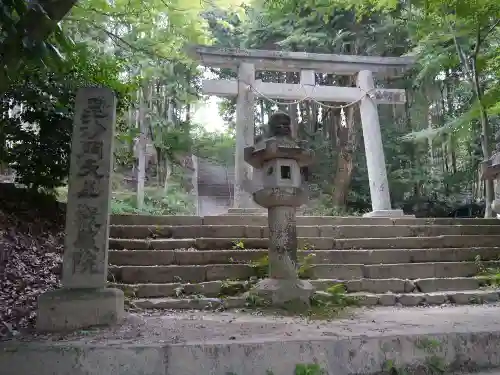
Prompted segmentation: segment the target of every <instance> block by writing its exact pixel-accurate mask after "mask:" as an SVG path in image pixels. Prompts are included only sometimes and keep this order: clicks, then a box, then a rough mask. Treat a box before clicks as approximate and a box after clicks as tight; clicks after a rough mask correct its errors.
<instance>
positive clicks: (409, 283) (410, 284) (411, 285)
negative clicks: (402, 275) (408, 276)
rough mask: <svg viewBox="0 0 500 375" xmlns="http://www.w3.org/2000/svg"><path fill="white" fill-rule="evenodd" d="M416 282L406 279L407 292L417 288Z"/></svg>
mask: <svg viewBox="0 0 500 375" xmlns="http://www.w3.org/2000/svg"><path fill="white" fill-rule="evenodd" d="M415 288H416V286H415V283H414V282H413V281H411V280H405V290H404V291H405V293H411V292H413V291H414V290H415Z"/></svg>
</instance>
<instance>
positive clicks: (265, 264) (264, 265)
mask: <svg viewBox="0 0 500 375" xmlns="http://www.w3.org/2000/svg"><path fill="white" fill-rule="evenodd" d="M249 264H250V267H252V268H253V269H254V272H255V276H256V277H258V278H259V279H263V278H265V277H267V276H269V256H268V255H264V256H263V257H262V258H260V259H259V260H256V261H253V262H250V263H249Z"/></svg>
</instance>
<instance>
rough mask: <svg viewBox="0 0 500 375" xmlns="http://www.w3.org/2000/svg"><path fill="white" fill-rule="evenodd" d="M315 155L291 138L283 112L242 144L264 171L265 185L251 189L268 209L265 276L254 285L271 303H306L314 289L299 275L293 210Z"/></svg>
mask: <svg viewBox="0 0 500 375" xmlns="http://www.w3.org/2000/svg"><path fill="white" fill-rule="evenodd" d="M312 157H313V154H312V152H311V151H309V150H305V149H304V148H302V147H301V145H300V144H299V143H298V142H297V141H296V140H295V139H294V138H292V134H291V121H290V117H289V116H288V115H287V114H285V113H282V112H278V113H275V114H273V115H272V116H271V118H270V119H269V124H268V138H266V139H264V140H262V141H261V142H259V143H257V144H256V145H255V146H250V147H246V148H245V160H246V161H247V162H248V163H249V164H250V165H252V166H253V167H254V168H255V169H257V170H261V171H262V179H263V181H262V182H263V188H262V189H260V190H257V191H256V192H255V193H254V194H253V199H254V200H255V202H256V203H257V204H259V205H260V206H262V207H266V208H267V209H268V223H269V278H268V279H265V280H262V281H261V282H259V283H258V284H257V285H256V286H255V289H254V292H256V293H257V294H258V295H260V296H261V297H263V298H264V299H266V300H267V301H269V302H270V303H271V304H272V305H275V306H282V307H287V306H289V305H290V304H292V305H294V306H297V305H300V306H309V300H310V297H311V295H312V293H313V292H314V288H313V286H312V285H311V283H309V282H308V281H304V280H299V278H298V275H297V223H296V209H297V207H299V206H301V205H302V204H304V202H305V200H306V199H307V197H306V194H305V192H304V190H303V189H302V188H301V185H302V178H301V174H300V167H303V166H306V165H309V164H310V163H311V161H312Z"/></svg>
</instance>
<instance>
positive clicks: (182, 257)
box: [156, 250, 206, 266]
mask: <svg viewBox="0 0 500 375" xmlns="http://www.w3.org/2000/svg"><path fill="white" fill-rule="evenodd" d="M156 251H158V250H156ZM205 253H206V252H205V251H196V250H195V251H183V250H177V251H174V263H175V264H177V265H180V266H189V265H193V264H196V265H201V264H206V261H205V260H206V259H205V258H206V256H205Z"/></svg>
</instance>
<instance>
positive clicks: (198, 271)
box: [121, 266, 207, 284]
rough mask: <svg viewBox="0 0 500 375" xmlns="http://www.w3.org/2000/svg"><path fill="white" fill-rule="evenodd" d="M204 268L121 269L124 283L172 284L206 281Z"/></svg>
mask: <svg viewBox="0 0 500 375" xmlns="http://www.w3.org/2000/svg"><path fill="white" fill-rule="evenodd" d="M206 272H207V269H206V266H158V267H154V266H130V267H121V277H122V281H123V282H124V283H129V284H134V283H172V282H195V283H199V282H202V281H207V280H206V275H207V274H206Z"/></svg>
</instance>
